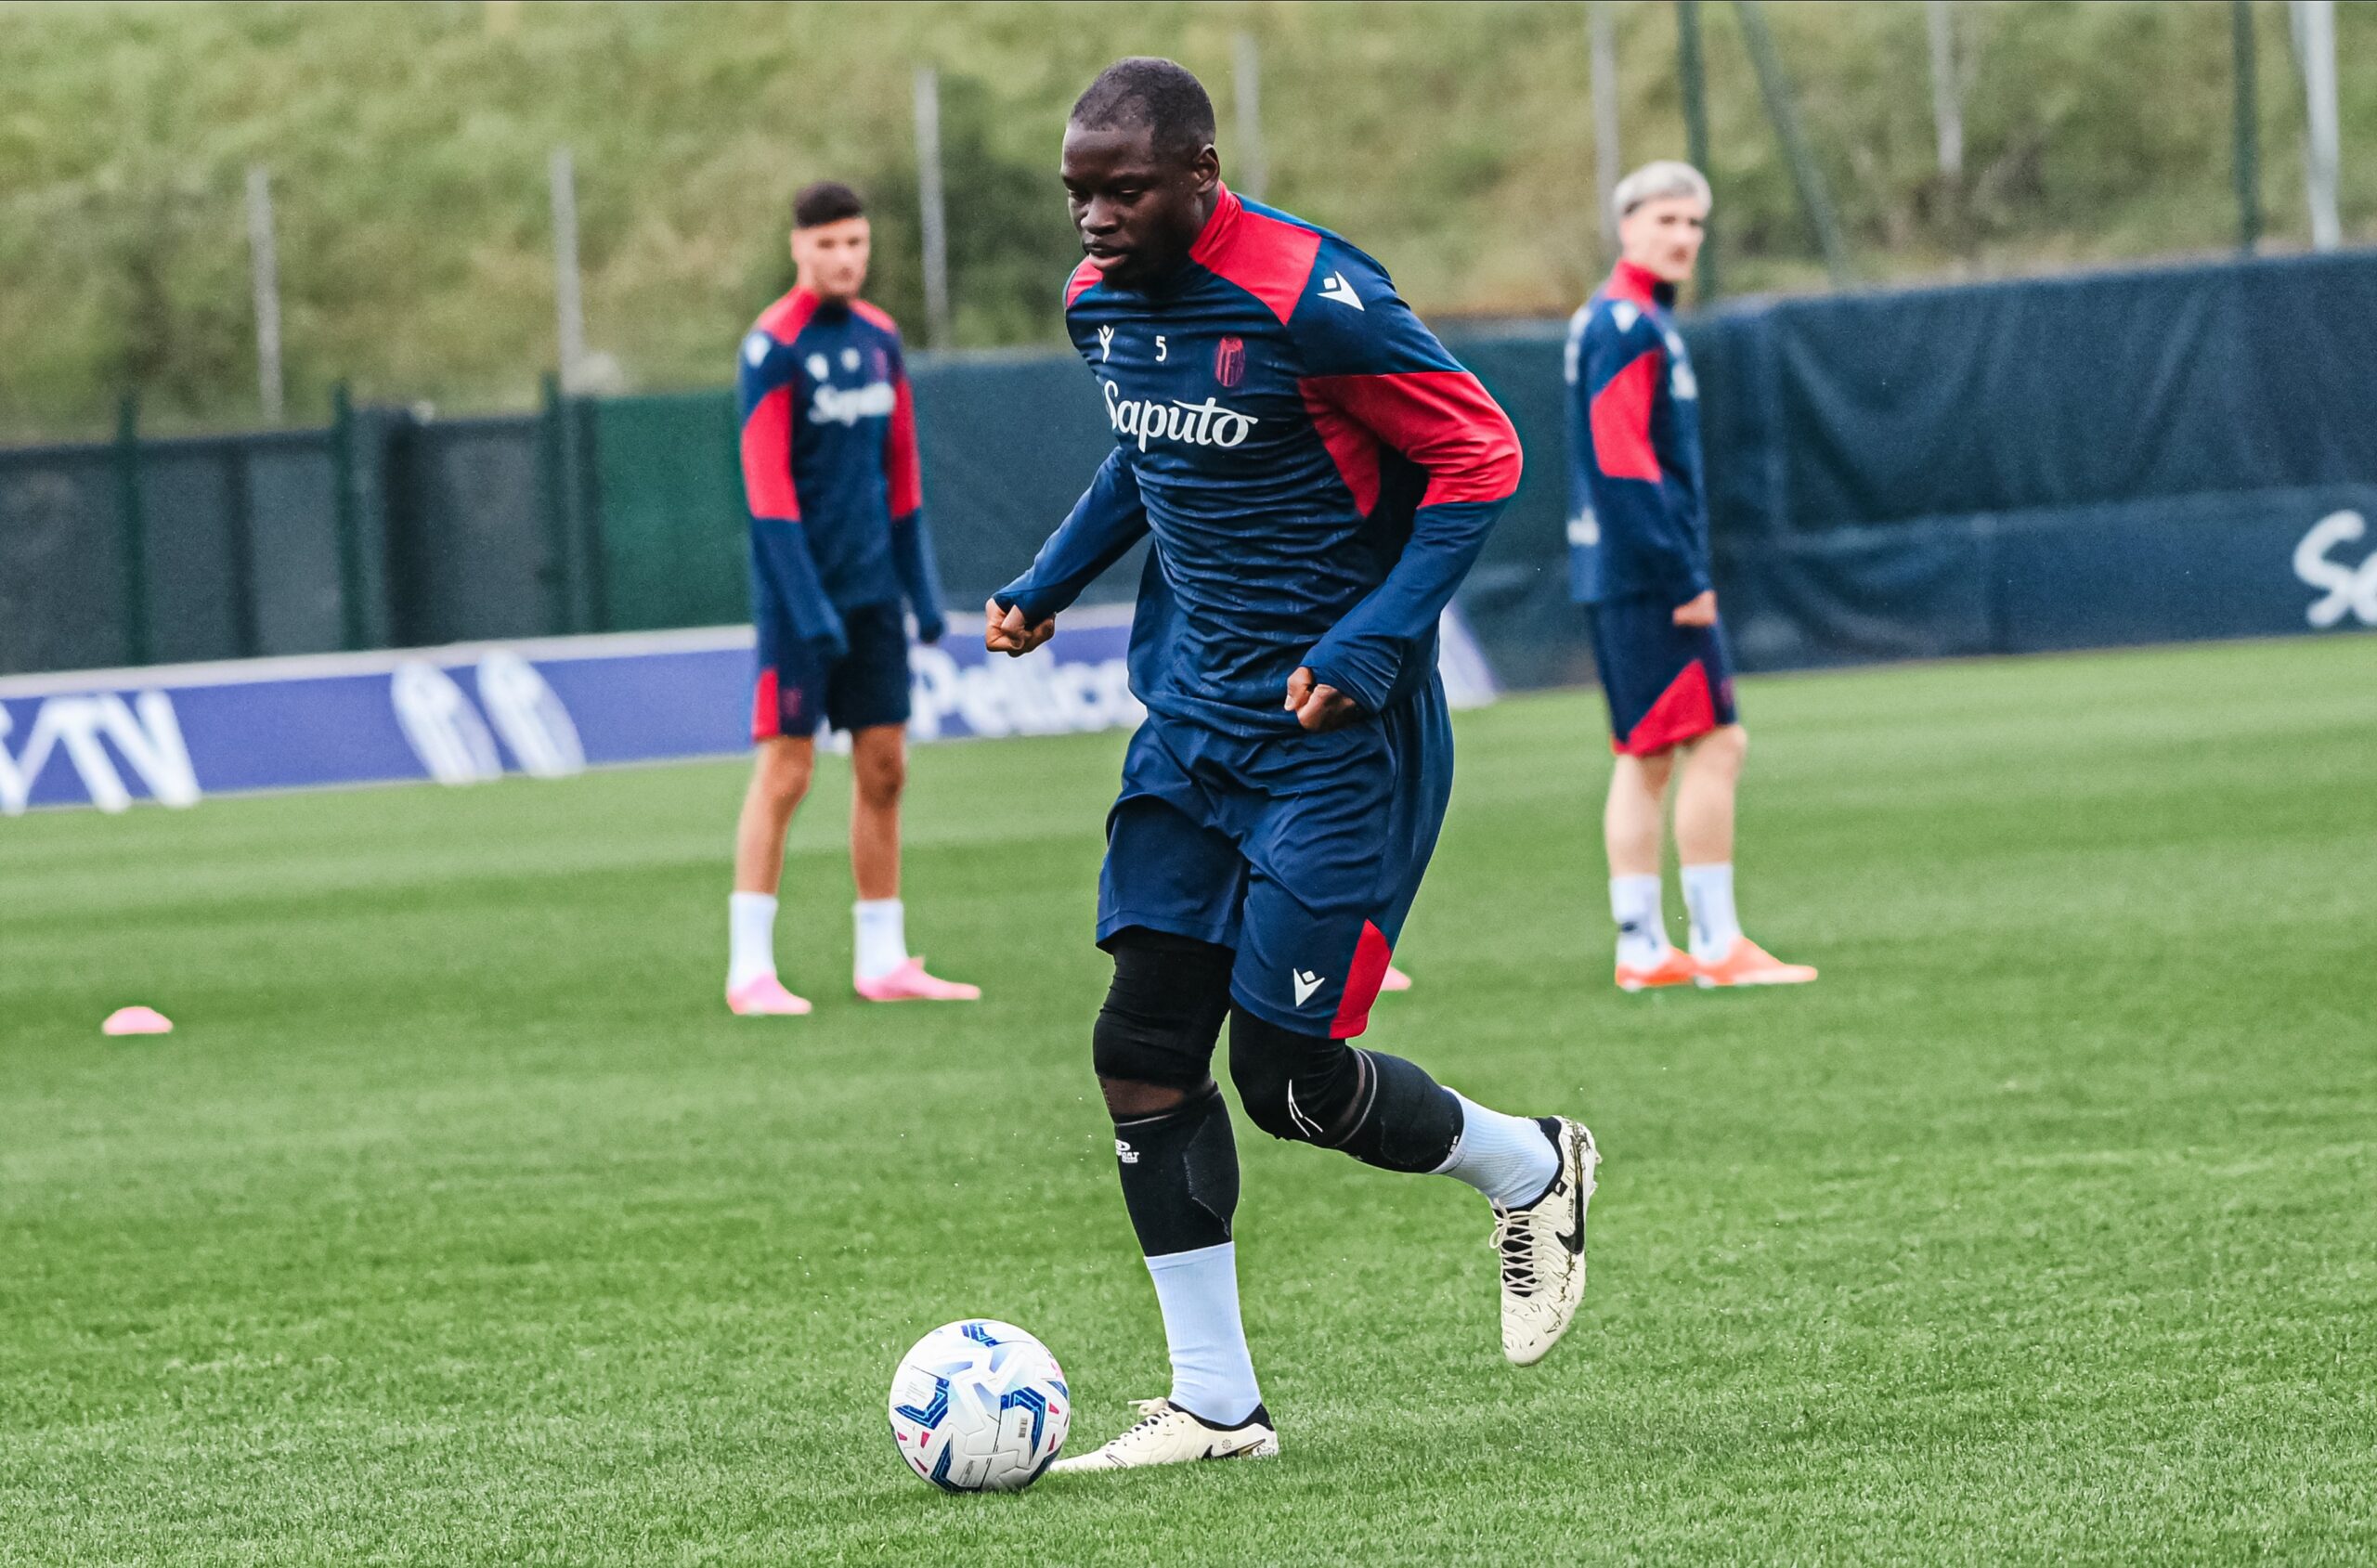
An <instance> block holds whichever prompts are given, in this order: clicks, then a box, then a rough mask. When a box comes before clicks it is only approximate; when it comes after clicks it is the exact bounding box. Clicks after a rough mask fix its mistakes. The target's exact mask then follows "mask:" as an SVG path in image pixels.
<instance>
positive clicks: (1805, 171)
mask: <svg viewBox="0 0 2377 1568" xmlns="http://www.w3.org/2000/svg"><path fill="white" fill-rule="evenodd" d="M1734 15H1735V16H1737V17H1738V18H1740V19H1741V24H1742V42H1743V43H1745V44H1747V45H1748V46H1749V64H1750V70H1751V71H1752V72H1753V73H1754V74H1755V75H1756V76H1757V77H1758V90H1759V95H1760V97H1763V98H1765V99H1766V113H1767V116H1768V118H1770V119H1772V120H1773V122H1774V136H1775V139H1776V140H1778V141H1780V142H1781V143H1782V144H1783V157H1784V161H1785V162H1787V163H1789V164H1790V166H1791V184H1792V186H1793V187H1794V188H1796V189H1797V190H1798V191H1799V207H1800V209H1801V210H1802V211H1803V212H1805V213H1806V214H1807V215H1808V227H1811V228H1812V229H1814V230H1815V234H1816V246H1817V248H1818V249H1819V250H1821V251H1822V252H1823V253H1824V269H1825V275H1826V276H1827V277H1829V278H1830V279H1832V286H1833V287H1834V288H1836V289H1838V288H1842V287H1845V286H1846V285H1847V284H1848V282H1849V247H1848V246H1847V244H1845V243H1844V242H1843V241H1842V240H1841V238H1840V222H1839V220H1838V218H1836V217H1835V216H1834V215H1833V211H1832V197H1831V196H1830V194H1829V193H1827V192H1826V191H1825V186H1824V171H1823V170H1821V169H1819V168H1818V167H1816V161H1815V155H1814V154H1813V153H1812V152H1810V151H1809V150H1808V144H1807V138H1806V137H1804V136H1801V135H1800V134H1799V114H1798V113H1797V111H1795V110H1793V109H1792V107H1791V84H1790V83H1788V82H1787V81H1786V80H1785V79H1784V76H1783V61H1782V59H1781V58H1780V57H1778V56H1777V55H1776V54H1775V52H1774V39H1773V35H1772V34H1771V33H1769V32H1767V31H1766V13H1765V11H1764V10H1763V9H1761V8H1760V6H1759V4H1758V0H1734Z"/></svg>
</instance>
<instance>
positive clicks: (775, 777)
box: [760, 746, 817, 811]
mask: <svg viewBox="0 0 2377 1568" xmlns="http://www.w3.org/2000/svg"><path fill="white" fill-rule="evenodd" d="M816 767H817V763H816V758H815V757H814V755H813V754H812V753H811V752H810V751H808V750H807V749H806V748H799V749H796V748H794V747H791V746H770V747H769V748H768V749H767V750H765V751H763V752H761V753H760V792H761V793H762V794H763V795H765V796H766V797H767V798H768V799H769V801H770V802H772V803H773V805H775V806H776V807H777V809H779V810H787V811H788V810H792V808H794V807H795V806H798V805H799V804H800V802H801V800H802V799H803V798H804V797H806V796H807V795H808V794H809V784H810V781H811V779H812V777H814V775H815V773H816Z"/></svg>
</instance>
